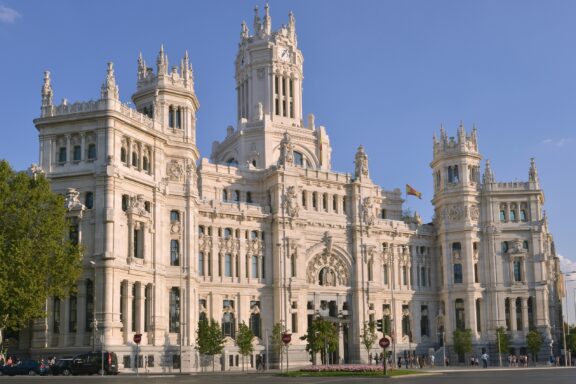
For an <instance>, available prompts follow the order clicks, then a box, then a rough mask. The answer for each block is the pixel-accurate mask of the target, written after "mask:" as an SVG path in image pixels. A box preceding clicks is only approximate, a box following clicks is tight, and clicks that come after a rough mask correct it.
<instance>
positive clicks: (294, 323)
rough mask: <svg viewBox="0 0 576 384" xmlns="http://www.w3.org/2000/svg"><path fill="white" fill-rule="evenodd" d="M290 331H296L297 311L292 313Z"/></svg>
mask: <svg viewBox="0 0 576 384" xmlns="http://www.w3.org/2000/svg"><path fill="white" fill-rule="evenodd" d="M292 332H293V333H298V313H293V314H292Z"/></svg>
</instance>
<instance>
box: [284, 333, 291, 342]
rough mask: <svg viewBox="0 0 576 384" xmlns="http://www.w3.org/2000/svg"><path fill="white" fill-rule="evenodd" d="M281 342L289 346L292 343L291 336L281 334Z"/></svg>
mask: <svg viewBox="0 0 576 384" xmlns="http://www.w3.org/2000/svg"><path fill="white" fill-rule="evenodd" d="M282 341H283V342H284V344H290V342H291V341H292V334H290V333H283V334H282Z"/></svg>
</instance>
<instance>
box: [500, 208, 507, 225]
mask: <svg viewBox="0 0 576 384" xmlns="http://www.w3.org/2000/svg"><path fill="white" fill-rule="evenodd" d="M500 221H501V222H505V221H506V212H505V211H504V210H501V211H500Z"/></svg>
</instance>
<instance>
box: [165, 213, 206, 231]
mask: <svg viewBox="0 0 576 384" xmlns="http://www.w3.org/2000/svg"><path fill="white" fill-rule="evenodd" d="M170 221H180V211H177V210H172V211H170ZM200 227H202V226H200ZM200 227H199V228H200ZM202 230H204V228H203V227H202Z"/></svg>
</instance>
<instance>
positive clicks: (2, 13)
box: [0, 4, 22, 23]
mask: <svg viewBox="0 0 576 384" xmlns="http://www.w3.org/2000/svg"><path fill="white" fill-rule="evenodd" d="M19 17H22V15H20V14H19V13H18V11H16V10H15V9H12V8H8V7H6V6H4V5H2V4H0V23H13V22H15V21H16V19H17V18H19Z"/></svg>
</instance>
